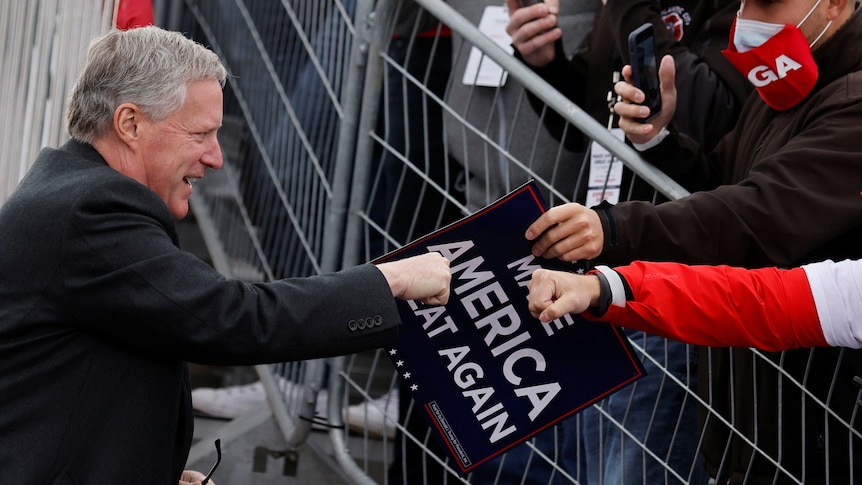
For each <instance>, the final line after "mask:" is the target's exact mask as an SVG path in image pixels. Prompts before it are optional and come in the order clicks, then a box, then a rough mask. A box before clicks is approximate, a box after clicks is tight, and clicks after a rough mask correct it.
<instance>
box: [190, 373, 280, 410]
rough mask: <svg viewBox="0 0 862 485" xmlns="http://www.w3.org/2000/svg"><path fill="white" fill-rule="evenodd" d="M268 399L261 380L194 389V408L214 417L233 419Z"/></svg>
mask: <svg viewBox="0 0 862 485" xmlns="http://www.w3.org/2000/svg"><path fill="white" fill-rule="evenodd" d="M265 400H266V391H264V390H263V384H261V382H260V381H258V382H255V383H253V384H247V385H244V386H230V387H221V388H217V389H213V388H211V387H198V388H197V389H192V408H194V410H195V411H198V412H200V413H203V414H205V415H207V416H211V417H214V418H223V419H233V418H236V417H237V416H240V415H241V414H243V413H245V412H246V411H248V410H250V409H252V408H253V407H255V406H258V405H260V404H261V403H262V402H264V401H265Z"/></svg>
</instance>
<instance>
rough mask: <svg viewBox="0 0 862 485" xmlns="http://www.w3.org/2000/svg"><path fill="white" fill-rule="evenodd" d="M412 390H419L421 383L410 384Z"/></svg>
mask: <svg viewBox="0 0 862 485" xmlns="http://www.w3.org/2000/svg"><path fill="white" fill-rule="evenodd" d="M410 390H411V391H418V390H419V385H418V384H413V385H412V386H410Z"/></svg>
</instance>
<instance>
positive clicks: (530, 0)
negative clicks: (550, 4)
mask: <svg viewBox="0 0 862 485" xmlns="http://www.w3.org/2000/svg"><path fill="white" fill-rule="evenodd" d="M543 1H544V0H518V5H520V6H521V8H524V7H529V6H530V5H535V4H537V3H543Z"/></svg>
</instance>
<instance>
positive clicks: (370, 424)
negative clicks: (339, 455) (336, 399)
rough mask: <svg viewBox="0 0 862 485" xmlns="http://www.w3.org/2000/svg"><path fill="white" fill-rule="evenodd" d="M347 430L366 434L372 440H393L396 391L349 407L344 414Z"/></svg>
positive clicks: (396, 404) (396, 414)
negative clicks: (384, 438)
mask: <svg viewBox="0 0 862 485" xmlns="http://www.w3.org/2000/svg"><path fill="white" fill-rule="evenodd" d="M344 414H345V416H344V421H345V422H346V423H347V427H348V429H350V430H351V431H354V432H356V433H363V434H364V433H368V436H370V437H372V438H378V439H381V438H383V437H384V436H385V437H386V438H388V439H395V425H396V423H397V422H398V390H397V389H393V390H390V391H389V392H387V393H386V394H384V395H382V396H380V397H378V398H377V399H373V400H371V401H365V402H363V403H359V404H355V405H353V406H349V407H348V408H347V409H346V410H345V412H344Z"/></svg>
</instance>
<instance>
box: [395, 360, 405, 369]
mask: <svg viewBox="0 0 862 485" xmlns="http://www.w3.org/2000/svg"><path fill="white" fill-rule="evenodd" d="M395 365H397V366H398V367H403V366H404V361H403V360H399V361H398V362H396V363H395Z"/></svg>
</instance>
